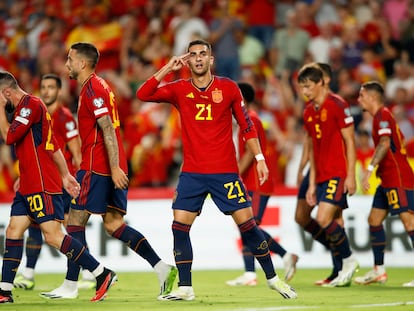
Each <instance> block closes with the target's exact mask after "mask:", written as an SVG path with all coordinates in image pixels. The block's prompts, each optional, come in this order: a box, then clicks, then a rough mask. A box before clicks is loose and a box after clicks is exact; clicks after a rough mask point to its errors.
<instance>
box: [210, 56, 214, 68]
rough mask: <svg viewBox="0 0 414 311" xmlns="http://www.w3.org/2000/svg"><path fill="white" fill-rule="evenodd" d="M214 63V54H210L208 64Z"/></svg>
mask: <svg viewBox="0 0 414 311" xmlns="http://www.w3.org/2000/svg"><path fill="white" fill-rule="evenodd" d="M213 64H214V56H210V66H211V65H213Z"/></svg>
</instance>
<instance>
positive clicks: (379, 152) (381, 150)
mask: <svg viewBox="0 0 414 311" xmlns="http://www.w3.org/2000/svg"><path fill="white" fill-rule="evenodd" d="M389 149H390V138H389V137H387V136H383V137H381V138H380V141H379V143H378V145H377V147H376V148H375V152H374V155H373V157H372V160H371V164H372V165H374V166H376V165H377V164H379V163H380V162H381V161H382V159H383V158H384V157H385V155H386V154H387V152H388V150H389Z"/></svg>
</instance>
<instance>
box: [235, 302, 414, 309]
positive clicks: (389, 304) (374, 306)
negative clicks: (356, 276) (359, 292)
mask: <svg viewBox="0 0 414 311" xmlns="http://www.w3.org/2000/svg"><path fill="white" fill-rule="evenodd" d="M405 305H414V301H405V302H404V301H398V302H389V303H375V304H363V305H362V304H360V305H350V306H330V308H332V307H334V308H338V309H341V310H343V309H345V308H382V307H397V306H405ZM319 308H321V306H283V307H269V308H248V309H234V310H232V311H286V310H306V309H319Z"/></svg>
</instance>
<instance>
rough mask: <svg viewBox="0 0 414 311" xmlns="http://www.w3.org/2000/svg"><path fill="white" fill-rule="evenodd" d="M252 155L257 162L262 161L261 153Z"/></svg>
mask: <svg viewBox="0 0 414 311" xmlns="http://www.w3.org/2000/svg"><path fill="white" fill-rule="evenodd" d="M254 157H255V159H256V161H257V162H259V161H263V160H264V159H265V158H264V155H263V153H259V154H256V155H255V156H254Z"/></svg>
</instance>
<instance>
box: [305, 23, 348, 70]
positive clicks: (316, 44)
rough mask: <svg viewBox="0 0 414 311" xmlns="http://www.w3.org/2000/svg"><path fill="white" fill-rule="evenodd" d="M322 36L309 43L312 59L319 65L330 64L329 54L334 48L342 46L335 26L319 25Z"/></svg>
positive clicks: (328, 24) (313, 38) (312, 39)
mask: <svg viewBox="0 0 414 311" xmlns="http://www.w3.org/2000/svg"><path fill="white" fill-rule="evenodd" d="M319 30H320V34H319V35H317V36H315V37H312V38H311V39H310V42H309V53H310V54H311V55H312V59H313V61H315V62H318V63H329V57H330V55H329V53H330V51H331V49H332V48H334V47H340V46H341V45H342V41H341V38H339V37H337V36H336V35H335V32H334V27H333V24H331V23H330V22H323V23H322V24H319Z"/></svg>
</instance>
